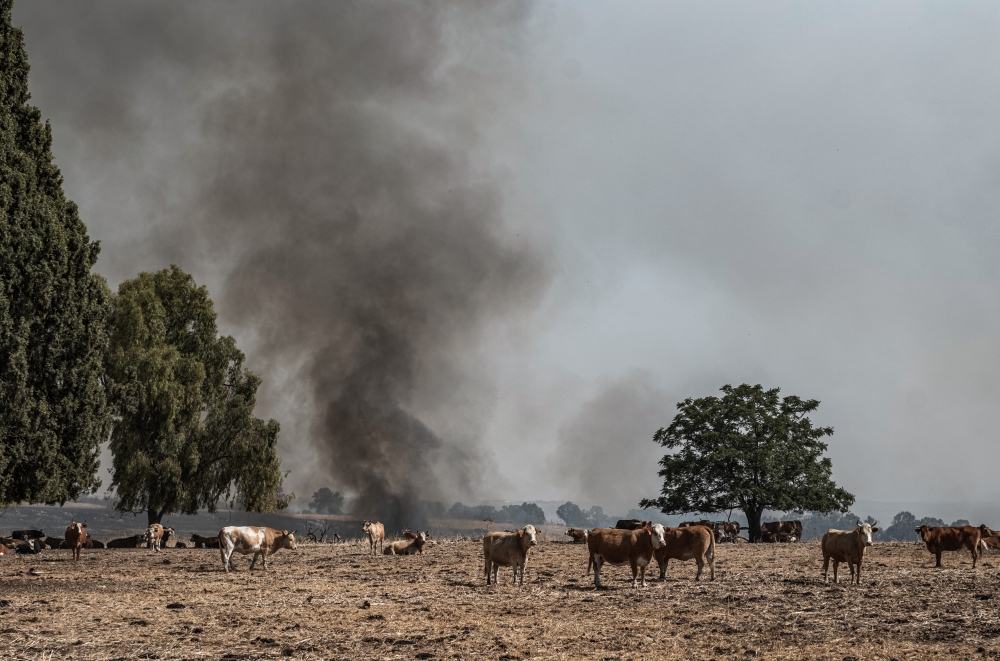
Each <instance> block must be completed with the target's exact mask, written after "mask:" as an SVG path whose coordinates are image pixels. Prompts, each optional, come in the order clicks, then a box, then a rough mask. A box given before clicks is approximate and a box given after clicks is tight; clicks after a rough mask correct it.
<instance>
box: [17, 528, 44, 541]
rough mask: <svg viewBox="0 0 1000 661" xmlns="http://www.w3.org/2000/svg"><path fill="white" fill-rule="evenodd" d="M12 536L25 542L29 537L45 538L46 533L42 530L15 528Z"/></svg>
mask: <svg viewBox="0 0 1000 661" xmlns="http://www.w3.org/2000/svg"><path fill="white" fill-rule="evenodd" d="M10 536H11V537H13V538H14V539H20V540H21V541H24V542H26V541H28V540H29V539H45V533H43V532H42V531H41V530H15V531H14V532H12V533H11V534H10Z"/></svg>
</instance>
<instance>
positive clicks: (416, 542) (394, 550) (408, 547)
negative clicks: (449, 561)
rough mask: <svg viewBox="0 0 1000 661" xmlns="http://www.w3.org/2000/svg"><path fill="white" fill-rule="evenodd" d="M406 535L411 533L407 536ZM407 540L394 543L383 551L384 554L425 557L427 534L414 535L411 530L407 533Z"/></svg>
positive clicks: (418, 533)
mask: <svg viewBox="0 0 1000 661" xmlns="http://www.w3.org/2000/svg"><path fill="white" fill-rule="evenodd" d="M406 533H409V534H408V535H406ZM406 533H404V535H406V539H402V540H400V541H398V542H392V543H391V544H389V546H387V547H386V548H385V549H383V551H382V553H383V554H385V555H418V554H419V555H423V553H424V544H426V543H427V533H426V532H417V533H412V532H410V531H409V530H407V531H406Z"/></svg>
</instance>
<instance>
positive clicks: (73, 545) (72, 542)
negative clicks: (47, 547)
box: [66, 521, 87, 562]
mask: <svg viewBox="0 0 1000 661" xmlns="http://www.w3.org/2000/svg"><path fill="white" fill-rule="evenodd" d="M86 541H87V524H85V523H77V522H76V521H74V522H73V524H72V525H71V526H70V527H69V528H66V545H67V546H68V547H69V548H70V549H72V550H73V562H79V561H80V549H82V548H83V545H84V543H85V542H86Z"/></svg>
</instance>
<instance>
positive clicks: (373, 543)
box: [362, 519, 385, 555]
mask: <svg viewBox="0 0 1000 661" xmlns="http://www.w3.org/2000/svg"><path fill="white" fill-rule="evenodd" d="M362 530H364V531H365V532H366V533H368V554H369V555H378V551H376V550H375V549H376V548H377V549H378V550H380V551H382V552H383V553H385V526H383V525H382V524H381V523H379V522H378V521H369V520H368V519H365V525H364V527H363V528H362Z"/></svg>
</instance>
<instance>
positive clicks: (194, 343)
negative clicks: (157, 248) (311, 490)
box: [107, 266, 291, 523]
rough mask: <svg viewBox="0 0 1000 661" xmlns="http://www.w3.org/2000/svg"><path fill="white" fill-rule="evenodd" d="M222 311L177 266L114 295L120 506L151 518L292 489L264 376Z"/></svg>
mask: <svg viewBox="0 0 1000 661" xmlns="http://www.w3.org/2000/svg"><path fill="white" fill-rule="evenodd" d="M215 318H216V317H215V310H214V307H213V305H212V301H211V299H210V298H209V296H208V290H207V289H206V288H205V287H199V286H197V285H196V284H195V282H194V279H193V278H192V277H191V276H190V275H188V274H186V273H184V272H183V271H182V270H181V269H179V268H177V267H176V266H171V267H170V268H169V269H164V270H162V271H159V272H157V273H140V274H139V276H138V277H136V278H135V279H133V280H126V281H125V282H123V283H122V284H121V286H120V287H119V288H118V294H117V295H116V296H115V297H114V300H113V311H112V316H111V325H110V329H111V332H110V340H111V341H110V350H109V352H108V358H107V372H108V375H109V376H110V378H111V380H112V383H113V386H114V388H113V392H114V401H115V403H116V405H117V407H118V410H119V413H120V416H121V419H120V421H119V422H118V423H117V424H115V426H114V430H113V432H112V435H111V451H112V453H113V455H114V460H113V464H112V486H113V487H114V488H115V490H116V495H117V500H116V502H115V507H116V509H118V510H120V511H123V512H136V513H138V512H146V514H147V520H148V522H149V523H158V522H159V521H160V519H161V518H162V517H163V516H164V515H166V514H174V513H177V512H181V513H184V514H195V513H196V512H197V511H198V509H200V508H207V509H208V510H209V511H215V510H216V508H217V506H218V503H219V501H220V499H224V500H225V502H227V503H228V505H229V506H230V507H235V506H238V507H240V508H242V509H244V510H246V511H255V512H266V511H271V510H274V509H277V508H283V507H286V506H287V505H288V502H289V501H290V498H291V497H290V496H284V495H282V494H281V493H280V492H279V488H280V486H281V479H282V476H281V471H280V466H281V460H280V458H279V457H278V455H277V451H276V445H277V441H278V430H279V427H278V423H277V422H275V421H274V420H268V421H266V422H265V421H264V420H261V419H259V418H255V417H254V416H253V411H254V407H255V405H256V395H257V387H258V386H259V385H260V377H258V376H257V375H256V374H253V373H252V372H250V371H249V370H247V369H245V368H244V367H243V360H244V356H243V353H242V352H241V351H240V350H239V349H237V348H236V342H235V340H233V338H232V337H228V336H224V337H217V330H216V324H215Z"/></svg>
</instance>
